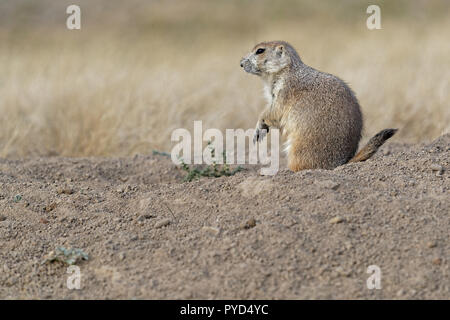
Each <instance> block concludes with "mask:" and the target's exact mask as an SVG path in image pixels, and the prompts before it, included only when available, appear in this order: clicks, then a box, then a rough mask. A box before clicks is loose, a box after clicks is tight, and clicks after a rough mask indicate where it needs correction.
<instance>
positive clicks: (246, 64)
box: [241, 41, 300, 77]
mask: <svg viewBox="0 0 450 320" xmlns="http://www.w3.org/2000/svg"><path fill="white" fill-rule="evenodd" d="M293 60H294V61H295V60H298V61H300V58H299V57H298V55H297V53H296V52H295V50H294V48H292V46H291V45H289V44H288V43H287V42H284V41H271V42H261V43H260V44H257V45H256V46H255V47H254V48H253V49H252V51H251V52H250V53H249V54H247V55H246V56H245V57H244V58H242V59H241V67H242V68H244V70H245V71H246V72H248V73H251V74H255V75H257V76H261V77H267V76H270V75H272V74H275V73H278V72H280V71H281V70H283V69H285V68H286V67H287V66H289V65H290V64H291V63H292V62H293Z"/></svg>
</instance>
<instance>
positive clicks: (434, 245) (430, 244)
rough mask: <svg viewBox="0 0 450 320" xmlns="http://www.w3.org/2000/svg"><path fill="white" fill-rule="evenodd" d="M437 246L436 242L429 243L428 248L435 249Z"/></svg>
mask: <svg viewBox="0 0 450 320" xmlns="http://www.w3.org/2000/svg"><path fill="white" fill-rule="evenodd" d="M436 246H437V244H436V242H434V241H429V242H427V247H428V248H434V247H436Z"/></svg>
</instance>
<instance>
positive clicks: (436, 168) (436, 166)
mask: <svg viewBox="0 0 450 320" xmlns="http://www.w3.org/2000/svg"><path fill="white" fill-rule="evenodd" d="M430 169H431V170H433V171H437V172H442V171H444V168H443V167H442V166H441V165H440V164H437V163H433V164H432V165H431V166H430Z"/></svg>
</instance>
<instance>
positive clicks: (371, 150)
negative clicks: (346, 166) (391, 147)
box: [349, 129, 398, 163]
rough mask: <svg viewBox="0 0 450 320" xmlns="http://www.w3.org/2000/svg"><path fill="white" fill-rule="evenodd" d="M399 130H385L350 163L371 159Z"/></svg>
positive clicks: (368, 143)
mask: <svg viewBox="0 0 450 320" xmlns="http://www.w3.org/2000/svg"><path fill="white" fill-rule="evenodd" d="M397 130H398V129H384V130H382V131H380V132H378V133H377V134H376V135H374V136H373V137H372V138H371V139H370V140H369V142H367V144H366V145H365V146H364V147H363V148H362V149H361V150H360V151H359V152H358V153H357V154H356V155H355V156H354V157H353V158H351V159H350V161H349V163H351V162H358V161H366V160H367V159H369V158H370V157H371V156H373V155H374V154H375V152H377V150H378V148H379V147H381V146H382V145H383V143H385V142H386V140H387V139H389V138H390V137H392V136H393V135H394V134H395V133H396V132H397Z"/></svg>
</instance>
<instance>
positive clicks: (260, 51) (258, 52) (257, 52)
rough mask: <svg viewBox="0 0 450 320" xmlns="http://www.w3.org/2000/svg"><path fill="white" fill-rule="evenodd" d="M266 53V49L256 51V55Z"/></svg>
mask: <svg viewBox="0 0 450 320" xmlns="http://www.w3.org/2000/svg"><path fill="white" fill-rule="evenodd" d="M264 51H266V49H264V48H259V49H258V50H256V54H261V53H263V52H264Z"/></svg>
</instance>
